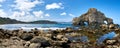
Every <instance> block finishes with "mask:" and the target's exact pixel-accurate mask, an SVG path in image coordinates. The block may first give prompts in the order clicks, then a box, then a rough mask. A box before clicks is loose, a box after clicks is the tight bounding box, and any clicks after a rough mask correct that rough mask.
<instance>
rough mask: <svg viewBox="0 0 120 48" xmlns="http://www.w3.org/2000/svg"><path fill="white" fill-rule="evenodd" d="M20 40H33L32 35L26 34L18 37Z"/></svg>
mask: <svg viewBox="0 0 120 48" xmlns="http://www.w3.org/2000/svg"><path fill="white" fill-rule="evenodd" d="M20 38H21V39H23V40H25V41H29V40H31V39H32V38H33V35H32V34H28V33H24V34H22V35H21V36H20Z"/></svg>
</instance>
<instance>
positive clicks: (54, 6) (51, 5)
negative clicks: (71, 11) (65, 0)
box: [46, 3, 64, 10]
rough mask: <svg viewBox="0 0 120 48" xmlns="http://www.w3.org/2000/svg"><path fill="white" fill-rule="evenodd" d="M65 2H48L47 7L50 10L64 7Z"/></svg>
mask: <svg viewBox="0 0 120 48" xmlns="http://www.w3.org/2000/svg"><path fill="white" fill-rule="evenodd" d="M63 8H64V7H63V4H62V3H52V4H48V5H46V9H47V10H50V9H63Z"/></svg>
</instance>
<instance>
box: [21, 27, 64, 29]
mask: <svg viewBox="0 0 120 48" xmlns="http://www.w3.org/2000/svg"><path fill="white" fill-rule="evenodd" d="M35 28H37V29H40V30H49V29H51V30H56V29H61V30H63V29H65V28H58V27H50V28H41V27H39V28H38V27H21V29H25V30H30V29H35Z"/></svg>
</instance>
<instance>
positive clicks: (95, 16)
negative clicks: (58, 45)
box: [73, 8, 113, 26]
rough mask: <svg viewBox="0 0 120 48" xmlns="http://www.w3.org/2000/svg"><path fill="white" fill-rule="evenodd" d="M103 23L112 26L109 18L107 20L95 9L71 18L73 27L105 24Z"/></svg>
mask: <svg viewBox="0 0 120 48" xmlns="http://www.w3.org/2000/svg"><path fill="white" fill-rule="evenodd" d="M105 21H106V22H107V24H113V20H112V19H111V18H107V17H106V16H105V15H104V14H103V13H102V12H100V11H98V10H97V9H95V8H90V9H89V10H88V12H87V13H85V14H82V15H81V16H79V17H75V18H73V25H75V26H77V25H85V22H86V23H87V24H88V25H92V26H95V25H101V24H105Z"/></svg>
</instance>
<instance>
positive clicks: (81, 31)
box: [0, 24, 120, 48]
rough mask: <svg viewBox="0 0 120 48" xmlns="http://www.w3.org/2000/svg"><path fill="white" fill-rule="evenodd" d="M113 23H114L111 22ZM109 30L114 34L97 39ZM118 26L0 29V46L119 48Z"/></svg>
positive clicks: (11, 47) (2, 47) (22, 47)
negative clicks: (28, 29) (25, 29)
mask: <svg viewBox="0 0 120 48" xmlns="http://www.w3.org/2000/svg"><path fill="white" fill-rule="evenodd" d="M113 25H114V24H113ZM109 32H115V33H116V36H115V37H114V38H112V39H106V40H104V41H103V42H102V44H99V43H97V39H98V38H99V37H100V36H102V35H104V34H107V33H109ZM119 34H120V28H119V27H117V26H108V27H106V26H101V28H99V29H92V28H86V27H85V28H84V27H82V28H77V29H74V28H66V29H64V30H59V29H57V30H48V32H45V31H44V30H38V29H31V31H24V30H23V29H19V30H4V29H0V48H120V35H119Z"/></svg>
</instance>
